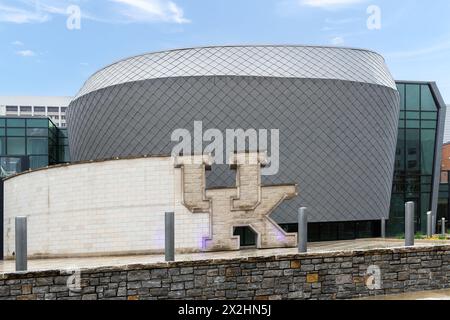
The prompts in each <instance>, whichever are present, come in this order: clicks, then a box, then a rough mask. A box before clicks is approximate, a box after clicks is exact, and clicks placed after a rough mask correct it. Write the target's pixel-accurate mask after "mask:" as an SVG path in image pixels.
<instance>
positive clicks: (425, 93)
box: [420, 85, 437, 111]
mask: <svg viewBox="0 0 450 320" xmlns="http://www.w3.org/2000/svg"><path fill="white" fill-rule="evenodd" d="M420 97H421V99H420V100H421V101H420V104H421V106H422V110H424V111H436V109H437V108H436V103H435V102H434V97H433V94H432V93H431V90H430V86H429V85H422V86H421V96H420Z"/></svg>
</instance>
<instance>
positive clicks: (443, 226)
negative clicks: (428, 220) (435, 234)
mask: <svg viewBox="0 0 450 320" xmlns="http://www.w3.org/2000/svg"><path fill="white" fill-rule="evenodd" d="M445 222H446V221H445V218H442V225H441V229H442V230H441V234H442V236H443V237H445V236H447V228H446V227H445Z"/></svg>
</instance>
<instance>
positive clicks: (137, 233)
mask: <svg viewBox="0 0 450 320" xmlns="http://www.w3.org/2000/svg"><path fill="white" fill-rule="evenodd" d="M166 211H174V212H175V215H176V226H175V228H176V247H177V249H178V251H180V252H190V251H199V250H201V248H202V244H203V238H205V237H208V236H210V226H209V214H207V213H195V214H193V213H191V212H189V211H188V210H187V209H186V208H185V207H184V206H183V205H182V204H181V169H175V168H174V165H173V161H172V159H171V158H162V157H161V158H143V159H129V160H116V161H106V162H96V163H86V164H77V165H72V166H64V167H56V168H52V169H48V170H41V171H35V172H32V173H28V174H24V175H19V176H17V177H14V178H12V179H9V180H7V181H5V238H6V239H5V254H6V255H7V257H11V256H12V254H13V252H14V236H15V235H14V217H16V216H27V217H28V253H29V255H30V256H45V257H48V256H74V255H103V254H127V253H146V252H148V253H150V252H152V253H153V252H162V251H163V249H164V213H165V212H166Z"/></svg>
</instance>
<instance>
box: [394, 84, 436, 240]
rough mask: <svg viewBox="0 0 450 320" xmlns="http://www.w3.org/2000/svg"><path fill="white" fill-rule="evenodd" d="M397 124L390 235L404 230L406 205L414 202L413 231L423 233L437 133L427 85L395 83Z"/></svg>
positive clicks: (428, 209)
mask: <svg viewBox="0 0 450 320" xmlns="http://www.w3.org/2000/svg"><path fill="white" fill-rule="evenodd" d="M397 87H398V91H399V93H400V110H401V111H400V124H399V134H398V142H397V152H396V159H395V173H394V184H393V190H392V198H391V211H390V218H389V221H388V223H387V233H388V235H389V236H398V235H401V234H403V233H404V230H405V221H404V220H405V202H408V201H413V202H415V203H416V215H415V222H416V231H418V232H422V233H426V214H427V212H428V211H430V210H431V202H432V189H433V176H434V163H435V147H436V141H437V140H436V138H437V132H438V112H439V109H438V107H437V105H438V104H437V103H436V101H435V98H434V97H433V94H432V91H431V88H430V86H429V85H428V84H421V83H417V84H414V83H397Z"/></svg>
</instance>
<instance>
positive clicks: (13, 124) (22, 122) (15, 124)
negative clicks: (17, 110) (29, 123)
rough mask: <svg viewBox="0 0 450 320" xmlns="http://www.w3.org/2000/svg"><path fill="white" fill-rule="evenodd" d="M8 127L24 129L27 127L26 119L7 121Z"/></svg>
mask: <svg viewBox="0 0 450 320" xmlns="http://www.w3.org/2000/svg"><path fill="white" fill-rule="evenodd" d="M6 125H7V126H8V127H16V128H24V127H25V119H7V120H6Z"/></svg>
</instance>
